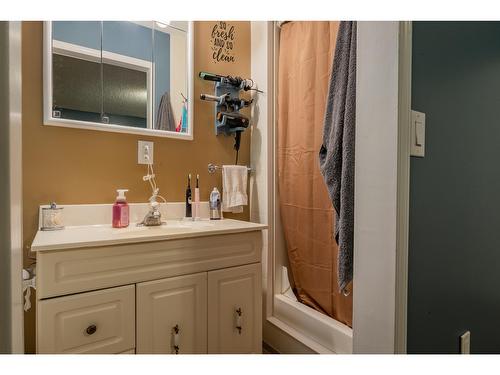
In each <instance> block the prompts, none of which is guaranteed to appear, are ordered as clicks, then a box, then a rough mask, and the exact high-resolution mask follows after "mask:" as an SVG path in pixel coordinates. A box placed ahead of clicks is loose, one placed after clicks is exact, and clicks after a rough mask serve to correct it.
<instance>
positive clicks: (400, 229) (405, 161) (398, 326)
mask: <svg viewBox="0 0 500 375" xmlns="http://www.w3.org/2000/svg"><path fill="white" fill-rule="evenodd" d="M411 63H412V22H411V21H401V22H400V23H399V103H398V117H399V119H398V155H397V157H398V181H397V213H396V215H397V229H396V231H397V238H396V249H397V250H396V320H395V345H394V352H395V353H396V354H406V353H407V348H406V343H407V318H408V245H409V216H410V139H411V136H410V129H411V72H412V65H411Z"/></svg>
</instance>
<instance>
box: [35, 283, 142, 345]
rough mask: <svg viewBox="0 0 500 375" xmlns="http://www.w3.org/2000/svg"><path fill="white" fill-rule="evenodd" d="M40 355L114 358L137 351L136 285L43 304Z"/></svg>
mask: <svg viewBox="0 0 500 375" xmlns="http://www.w3.org/2000/svg"><path fill="white" fill-rule="evenodd" d="M37 308H38V311H37V319H38V321H37V345H38V348H37V351H38V353H51V354H62V353H73V354H75V353H92V354H113V353H121V352H123V351H124V350H128V349H130V348H134V347H135V285H129V286H124V287H119V288H110V289H103V290H98V291H95V292H88V293H81V294H75V295H72V296H67V297H58V298H52V299H48V300H42V301H39V302H38V305H37Z"/></svg>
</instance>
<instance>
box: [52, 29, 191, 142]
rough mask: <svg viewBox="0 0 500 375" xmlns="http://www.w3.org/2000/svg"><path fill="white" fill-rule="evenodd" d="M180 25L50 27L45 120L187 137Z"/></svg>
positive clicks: (184, 52)
mask: <svg viewBox="0 0 500 375" xmlns="http://www.w3.org/2000/svg"><path fill="white" fill-rule="evenodd" d="M187 31H188V26H187V22H170V23H168V24H167V23H160V22H153V21H147V22H127V21H103V22H100V21H89V22H87V21H57V22H52V117H53V118H59V119H68V120H75V121H82V123H87V124H88V123H99V124H101V125H106V124H110V125H120V126H125V127H134V128H144V129H154V130H161V131H169V132H176V133H184V134H187V133H189V132H190V130H189V128H188V103H187V97H188V71H189V69H188V54H187V48H188V41H187V38H188V36H187Z"/></svg>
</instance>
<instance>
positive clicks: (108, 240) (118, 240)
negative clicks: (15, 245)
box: [31, 219, 267, 252]
mask: <svg viewBox="0 0 500 375" xmlns="http://www.w3.org/2000/svg"><path fill="white" fill-rule="evenodd" d="M266 228H267V225H265V224H256V223H251V222H248V221H240V220H232V219H223V220H208V219H202V220H199V221H191V220H167V222H166V224H164V225H162V226H159V227H143V226H141V227H138V226H136V223H130V225H129V226H128V227H127V228H120V229H117V228H113V227H112V226H111V225H109V224H97V225H75V226H67V227H66V228H65V229H63V230H57V231H41V230H39V231H38V232H37V234H36V236H35V239H34V240H33V244H32V245H31V250H32V251H35V252H36V251H49V250H61V249H75V248H82V247H95V246H108V245H118V244H127V243H138V242H151V241H165V240H173V239H181V238H193V237H203V236H213V235H217V234H230V233H241V232H251V231H257V230H262V229H266Z"/></svg>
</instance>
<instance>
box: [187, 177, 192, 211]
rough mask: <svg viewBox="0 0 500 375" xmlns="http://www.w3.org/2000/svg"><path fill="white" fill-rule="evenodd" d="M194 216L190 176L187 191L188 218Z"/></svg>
mask: <svg viewBox="0 0 500 375" xmlns="http://www.w3.org/2000/svg"><path fill="white" fill-rule="evenodd" d="M191 216H192V210H191V174H189V175H188V185H187V189H186V217H191Z"/></svg>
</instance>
